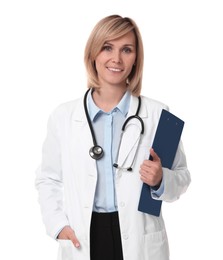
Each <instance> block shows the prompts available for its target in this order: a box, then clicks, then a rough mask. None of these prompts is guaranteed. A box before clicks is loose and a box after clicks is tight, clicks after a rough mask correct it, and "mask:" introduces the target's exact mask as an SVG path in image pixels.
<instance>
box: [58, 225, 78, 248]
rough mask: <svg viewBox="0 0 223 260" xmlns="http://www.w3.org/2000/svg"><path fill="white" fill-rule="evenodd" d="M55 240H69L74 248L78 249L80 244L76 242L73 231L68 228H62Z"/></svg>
mask: <svg viewBox="0 0 223 260" xmlns="http://www.w3.org/2000/svg"><path fill="white" fill-rule="evenodd" d="M57 238H58V239H64V240H71V241H72V243H73V244H74V246H75V247H76V248H79V247H80V242H79V241H78V239H77V237H76V235H75V232H74V230H73V229H72V228H71V227H70V226H66V227H64V228H63V229H62V230H61V231H60V233H59V235H58V237H57Z"/></svg>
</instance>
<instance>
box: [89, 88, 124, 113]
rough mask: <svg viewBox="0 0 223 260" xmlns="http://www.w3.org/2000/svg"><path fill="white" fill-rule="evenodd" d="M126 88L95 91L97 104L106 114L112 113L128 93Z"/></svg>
mask: <svg viewBox="0 0 223 260" xmlns="http://www.w3.org/2000/svg"><path fill="white" fill-rule="evenodd" d="M126 90H127V89H126V88H118V89H104V88H100V89H98V90H94V91H93V99H94V102H95V104H96V105H97V106H98V107H99V108H100V109H102V110H103V111H105V112H109V111H111V110H112V109H113V108H114V107H115V106H117V105H118V103H119V102H120V100H121V99H122V97H123V96H124V94H125V92H126Z"/></svg>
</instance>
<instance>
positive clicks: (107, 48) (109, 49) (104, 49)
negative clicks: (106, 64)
mask: <svg viewBox="0 0 223 260" xmlns="http://www.w3.org/2000/svg"><path fill="white" fill-rule="evenodd" d="M111 50H112V47H111V46H110V45H104V46H103V47H102V51H111Z"/></svg>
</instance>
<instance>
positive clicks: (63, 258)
mask: <svg viewBox="0 0 223 260" xmlns="http://www.w3.org/2000/svg"><path fill="white" fill-rule="evenodd" d="M57 241H58V242H59V250H58V256H57V260H76V259H84V258H83V256H84V252H83V247H80V248H76V247H75V246H74V244H73V243H72V241H71V240H65V239H58V240H57Z"/></svg>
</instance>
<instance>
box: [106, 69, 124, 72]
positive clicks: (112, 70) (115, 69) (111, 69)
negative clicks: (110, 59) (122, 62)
mask: <svg viewBox="0 0 223 260" xmlns="http://www.w3.org/2000/svg"><path fill="white" fill-rule="evenodd" d="M108 69H109V70H111V71H118V72H119V71H122V70H121V69H116V68H108Z"/></svg>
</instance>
